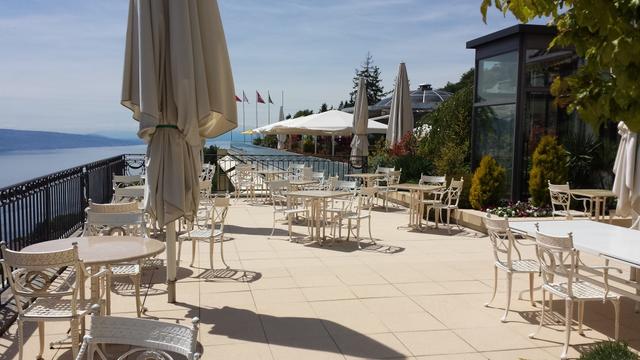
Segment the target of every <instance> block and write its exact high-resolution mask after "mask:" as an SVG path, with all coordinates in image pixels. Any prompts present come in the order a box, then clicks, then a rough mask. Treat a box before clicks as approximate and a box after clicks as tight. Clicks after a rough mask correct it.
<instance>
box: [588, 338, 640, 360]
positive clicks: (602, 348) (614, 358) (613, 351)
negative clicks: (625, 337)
mask: <svg viewBox="0 0 640 360" xmlns="http://www.w3.org/2000/svg"><path fill="white" fill-rule="evenodd" d="M638 359H639V357H638V355H636V354H634V353H633V351H631V350H629V347H628V346H627V344H626V343H624V342H620V341H603V342H600V343H597V344H595V345H594V346H593V347H592V348H591V349H589V350H588V351H586V352H585V353H584V354H582V355H580V360H638Z"/></svg>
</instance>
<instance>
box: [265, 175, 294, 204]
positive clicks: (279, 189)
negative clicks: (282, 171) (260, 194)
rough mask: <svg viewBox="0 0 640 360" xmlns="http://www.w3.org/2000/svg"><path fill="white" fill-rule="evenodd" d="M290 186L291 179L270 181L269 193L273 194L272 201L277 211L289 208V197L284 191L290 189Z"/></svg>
mask: <svg viewBox="0 0 640 360" xmlns="http://www.w3.org/2000/svg"><path fill="white" fill-rule="evenodd" d="M290 187H291V186H290V184H289V180H276V181H270V182H269V195H270V196H271V203H272V205H273V209H274V210H275V211H279V210H283V209H286V208H287V198H286V196H285V195H284V192H285V191H288V190H289V189H290Z"/></svg>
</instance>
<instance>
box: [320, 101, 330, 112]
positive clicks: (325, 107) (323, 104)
mask: <svg viewBox="0 0 640 360" xmlns="http://www.w3.org/2000/svg"><path fill="white" fill-rule="evenodd" d="M328 110H329V106H328V105H327V103H322V105H321V106H320V111H319V112H321V113H323V112H325V111H328Z"/></svg>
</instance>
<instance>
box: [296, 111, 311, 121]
mask: <svg viewBox="0 0 640 360" xmlns="http://www.w3.org/2000/svg"><path fill="white" fill-rule="evenodd" d="M311 114H313V110H309V109H304V110H298V111H296V113H295V114H293V118H294V119H295V118H297V117H301V116H307V115H311Z"/></svg>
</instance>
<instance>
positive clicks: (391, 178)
mask: <svg viewBox="0 0 640 360" xmlns="http://www.w3.org/2000/svg"><path fill="white" fill-rule="evenodd" d="M400 176H402V169H400V170H392V171H389V172H388V173H387V176H386V178H387V186H393V185H398V184H400Z"/></svg>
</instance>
